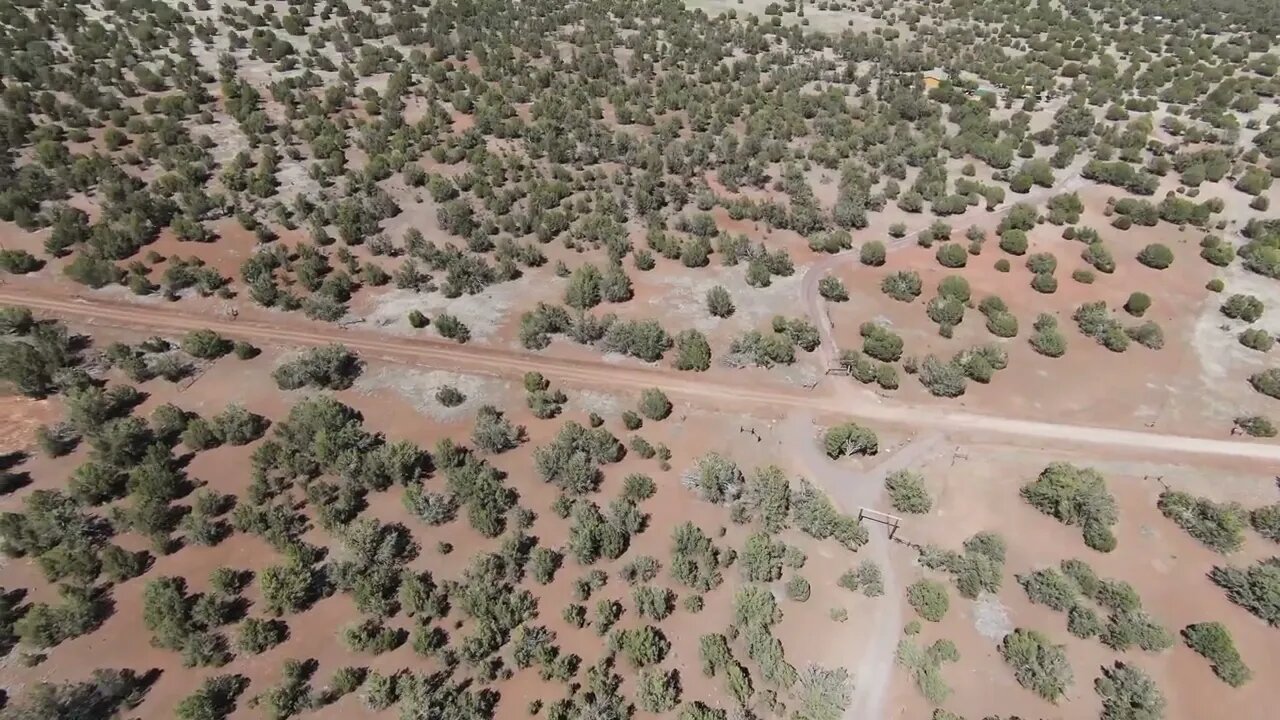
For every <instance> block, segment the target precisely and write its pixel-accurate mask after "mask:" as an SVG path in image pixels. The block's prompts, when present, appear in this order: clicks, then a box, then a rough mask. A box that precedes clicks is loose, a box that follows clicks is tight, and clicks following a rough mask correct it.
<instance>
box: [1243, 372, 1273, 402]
mask: <svg viewBox="0 0 1280 720" xmlns="http://www.w3.org/2000/svg"><path fill="white" fill-rule="evenodd" d="M1249 384H1250V385H1252V386H1253V389H1254V390H1257V391H1258V392H1260V393H1262V394H1263V395H1266V396H1267V397H1273V398H1276V399H1277V400H1280V368H1270V369H1268V370H1263V371H1261V372H1256V373H1254V374H1253V375H1250V376H1249Z"/></svg>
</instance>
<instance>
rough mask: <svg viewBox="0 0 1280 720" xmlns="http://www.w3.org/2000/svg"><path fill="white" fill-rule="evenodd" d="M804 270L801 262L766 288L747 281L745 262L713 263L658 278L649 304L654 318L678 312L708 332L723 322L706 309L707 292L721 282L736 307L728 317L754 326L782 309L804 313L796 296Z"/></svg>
mask: <svg viewBox="0 0 1280 720" xmlns="http://www.w3.org/2000/svg"><path fill="white" fill-rule="evenodd" d="M807 269H808V267H807V266H804V265H800V266H797V267H796V271H795V272H794V273H792V274H791V275H790V276H789V277H774V278H773V282H772V283H771V284H770V285H769V287H764V288H755V287H751V286H750V285H748V284H747V266H746V263H740V264H738V265H736V266H732V267H726V266H724V265H712V266H711V267H706V268H702V269H700V270H699V271H698V272H689V273H671V274H665V275H661V276H659V277H658V278H657V279H658V283H657V284H658V289H659V292H655V293H654V294H653V297H652V298H650V299H649V305H651V306H653V307H654V309H655V310H657V311H658V312H657V315H656V317H663V316H666V315H681V316H684V317H687V318H691V319H692V322H691V323H690V324H691V326H692V327H693V328H695V329H696V330H698V331H699V332H701V333H703V334H706V335H709V334H711V333H713V332H714V331H715V330H716V328H718V327H720V326H721V324H722V323H724V322H725V321H724V320H721V319H720V318H717V317H714V316H712V315H711V313H709V312H707V291H708V290H710V289H711V288H713V287H715V286H716V285H723V286H724V288H725V289H726V290H728V291H729V295H730V296H732V297H733V304H734V306H735V307H736V308H737V310H736V311H735V312H734V314H733V315H732V316H731V317H730V318H729V320H730V321H734V320H736V321H738V322H739V323H742V324H744V325H750V326H752V327H755V326H758V325H760V324H761V323H762V322H764V321H767V320H772V319H773V316H775V315H778V314H780V313H779V310H780V309H782V308H797V310H798V311H799V312H798V313H796V314H802V313H803V310H802V309H801V308H800V307H799V305H798V303H797V300H796V298H798V297H800V285H801V283H802V282H803V278H804V274H805V271H806V270H807Z"/></svg>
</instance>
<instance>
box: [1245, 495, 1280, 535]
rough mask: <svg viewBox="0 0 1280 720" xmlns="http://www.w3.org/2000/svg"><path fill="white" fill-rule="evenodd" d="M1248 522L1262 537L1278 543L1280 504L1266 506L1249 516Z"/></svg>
mask: <svg viewBox="0 0 1280 720" xmlns="http://www.w3.org/2000/svg"><path fill="white" fill-rule="evenodd" d="M1249 522H1250V523H1252V524H1253V529H1254V530H1257V531H1258V534H1259V535H1261V536H1262V537H1264V538H1266V539H1268V540H1270V541H1272V542H1277V543H1280V503H1274V504H1272V505H1266V506H1263V507H1260V508H1258V509H1256V510H1254V511H1253V512H1252V513H1250V514H1249Z"/></svg>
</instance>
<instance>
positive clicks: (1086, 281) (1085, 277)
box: [1071, 268, 1097, 285]
mask: <svg viewBox="0 0 1280 720" xmlns="http://www.w3.org/2000/svg"><path fill="white" fill-rule="evenodd" d="M1071 279H1072V280H1075V281H1076V282H1078V283H1080V284H1081V285H1092V284H1093V281H1094V280H1097V276H1095V275H1094V274H1093V271H1092V270H1086V269H1084V268H1079V269H1077V270H1073V271H1071Z"/></svg>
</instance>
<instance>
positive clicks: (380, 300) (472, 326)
mask: <svg viewBox="0 0 1280 720" xmlns="http://www.w3.org/2000/svg"><path fill="white" fill-rule="evenodd" d="M532 290H533V285H532V280H531V279H530V276H528V275H526V276H524V277H522V278H520V279H518V280H513V281H511V282H505V283H499V284H497V285H491V286H489V287H488V288H486V289H485V291H484V292H482V293H479V294H477V295H462V296H460V297H456V298H447V297H445V296H444V295H443V294H442V293H439V292H428V293H419V292H415V291H413V290H390V291H388V292H386V293H384V294H382V295H379V296H378V297H376V298H374V300H373V302H374V303H375V306H374V307H373V309H372V310H370V311H369V312H368V313H367V314H365V315H363V316H360V317H361V319H363V320H364V321H366V322H368V323H370V324H372V325H376V326H378V327H379V328H381V329H384V330H386V331H389V332H391V333H394V334H397V335H421V334H422V333H424V332H426V333H432V334H435V333H434V331H433V330H431V329H430V326H428V327H427V328H423V329H416V328H413V327H411V326H410V325H409V311H410V310H418V311H420V312H422V313H423V314H425V315H427V316H428V317H429V318H431V319H432V320H433V321H434V320H435V316H436V315H438V314H439V313H442V312H446V313H449V314H450V315H453V316H454V317H456V318H458V319H459V320H461V321H462V323H463V324H464V325H466V326H467V328H468V329H469V330H470V331H471V339H473V340H486V339H488V338H491V337H493V335H494V334H495V333H497V332H498V330H499V329H500V328H501V327H502V324H503V323H504V322H505V321H506V319H507V316H508V314H509V312H510V311H511V307H512V305H514V304H516V302H517V301H519V302H520V303H521V304H522V305H523V304H524V303H525V302H526V299H527V298H528V297H529V295H530V293H531V292H532Z"/></svg>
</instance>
